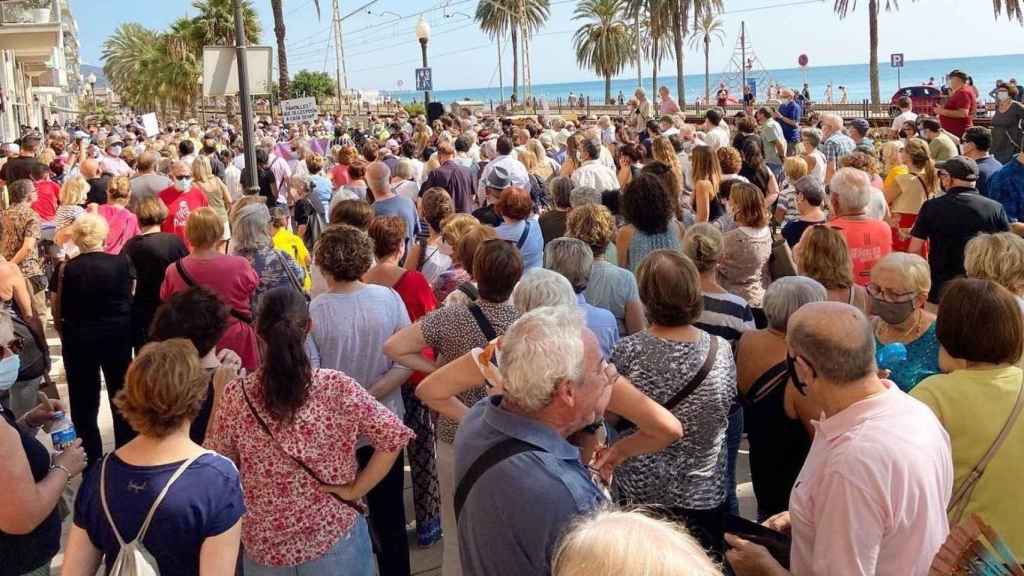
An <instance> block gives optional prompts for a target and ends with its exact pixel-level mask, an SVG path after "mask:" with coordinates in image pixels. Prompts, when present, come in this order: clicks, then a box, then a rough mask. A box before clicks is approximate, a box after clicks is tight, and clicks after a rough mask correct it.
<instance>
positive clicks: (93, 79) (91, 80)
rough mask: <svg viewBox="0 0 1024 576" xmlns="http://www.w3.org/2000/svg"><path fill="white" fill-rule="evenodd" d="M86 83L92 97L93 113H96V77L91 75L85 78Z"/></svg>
mask: <svg viewBox="0 0 1024 576" xmlns="http://www.w3.org/2000/svg"><path fill="white" fill-rule="evenodd" d="M85 81H86V82H87V83H88V84H89V94H91V95H92V111H93V112H95V111H96V75H95V74H89V75H88V76H86V77H85Z"/></svg>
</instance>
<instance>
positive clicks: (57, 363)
mask: <svg viewBox="0 0 1024 576" xmlns="http://www.w3.org/2000/svg"><path fill="white" fill-rule="evenodd" d="M49 344H50V352H51V356H52V358H53V370H52V375H53V377H54V380H55V381H56V382H57V383H58V386H57V387H58V389H59V390H60V395H61V398H67V382H66V381H65V378H64V367H63V362H62V358H61V355H60V354H61V351H60V340H59V339H57V338H56V337H51V338H50V339H49ZM110 414H111V413H110V403H109V402H108V400H107V396H106V392H105V391H104V392H103V393H102V394H101V395H100V418H99V420H100V422H99V424H100V432H101V434H102V435H103V450H104V452H109V451H112V450H113V449H114V430H113V422H112V420H111V416H110ZM40 439H41V440H42V441H43V442H44V443H47V444H48V443H49V438H45V439H44V438H43V437H42V436H40ZM407 461H408V459H407ZM405 474H406V480H405V510H406V512H405V514H406V518H407V519H408V520H409V522H410V527H409V528H410V530H409V542H410V549H409V554H410V561H411V563H412V573H413V575H414V576H440V574H441V551H442V545H441V543H440V542H438V543H436V544H434V545H433V546H430V547H428V548H420V547H418V546H417V545H416V531H415V529H414V527H413V525H412V521H413V519H414V518H415V516H414V514H413V508H412V482H411V481H410V479H409V466H408V465H406V467H405ZM736 482H737V484H738V487H737V493H738V495H739V498H740V512H741V514H742V515H743V516H744V517H746V518H750V519H755V518H756V516H757V503H756V501H755V499H754V493H753V489H752V486H751V484H750V463H749V457H748V455H747V450H746V441H744V444H743V446H742V447H741V449H740V458H739V461H738V462H737V465H736ZM77 487H78V481H77V479H76V480H75V481H74V482H73V483H72V485H71V487H70V488H69V489H68V491H67V494H66V498H69V502H73V498H74V492H75V491H76V490H77ZM70 528H71V518H70V517H69V518H68V519H67V520H66V521H65V522H64V531H63V534H62V540H63V541H62V545H61V550H63V549H64V545H63V544H64V542H66V539H67V534H68V531H69V530H70ZM63 561H64V557H63V554H62V553H61V554H58V555H57V557H56V558H54V560H53V563H52V564H51V568H50V570H51V574H53V575H58V574H60V568H61V565H62V564H63Z"/></svg>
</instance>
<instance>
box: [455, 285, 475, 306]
mask: <svg viewBox="0 0 1024 576" xmlns="http://www.w3.org/2000/svg"><path fill="white" fill-rule="evenodd" d="M455 289H456V290H458V291H459V292H462V293H463V294H465V295H466V297H467V298H469V299H470V300H471V301H473V302H476V299H477V298H479V297H480V292H479V291H477V289H476V286H473V284H472V283H471V282H463V283H462V284H459V285H458V286H456V288H455Z"/></svg>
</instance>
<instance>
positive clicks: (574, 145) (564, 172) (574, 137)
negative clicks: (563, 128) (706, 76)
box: [558, 132, 583, 178]
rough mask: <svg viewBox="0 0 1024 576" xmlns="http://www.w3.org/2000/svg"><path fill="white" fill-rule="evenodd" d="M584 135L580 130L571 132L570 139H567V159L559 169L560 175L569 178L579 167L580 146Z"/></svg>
mask: <svg viewBox="0 0 1024 576" xmlns="http://www.w3.org/2000/svg"><path fill="white" fill-rule="evenodd" d="M582 137H583V136H582V135H581V134H580V133H579V132H576V133H573V134H570V135H569V139H568V140H566V141H565V161H563V162H562V168H561V169H560V170H559V171H558V175H559V176H565V177H566V178H569V177H571V176H572V173H573V172H575V171H576V169H577V168H579V166H580V153H579V150H578V148H579V144H580V139H581V138H582Z"/></svg>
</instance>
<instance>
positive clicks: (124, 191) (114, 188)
mask: <svg viewBox="0 0 1024 576" xmlns="http://www.w3.org/2000/svg"><path fill="white" fill-rule="evenodd" d="M131 195H132V183H131V180H129V179H128V177H127V176H115V177H114V178H113V179H111V180H110V184H108V185H107V201H108V202H113V201H115V200H125V201H127V200H128V197H129V196H131Z"/></svg>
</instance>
